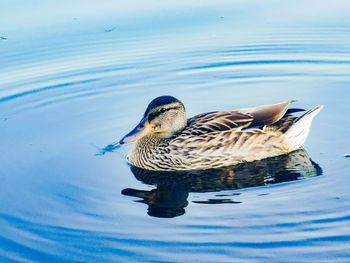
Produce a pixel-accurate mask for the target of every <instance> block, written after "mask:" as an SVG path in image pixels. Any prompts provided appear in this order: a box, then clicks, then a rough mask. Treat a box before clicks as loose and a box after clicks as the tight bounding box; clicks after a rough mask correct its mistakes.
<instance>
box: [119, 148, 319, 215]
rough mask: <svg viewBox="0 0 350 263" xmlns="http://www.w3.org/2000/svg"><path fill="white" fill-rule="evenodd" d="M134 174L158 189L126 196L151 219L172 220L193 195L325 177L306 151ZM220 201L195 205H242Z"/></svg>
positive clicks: (131, 191)
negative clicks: (213, 166)
mask: <svg viewBox="0 0 350 263" xmlns="http://www.w3.org/2000/svg"><path fill="white" fill-rule="evenodd" d="M131 171H132V172H133V174H134V175H135V177H136V178H137V179H138V180H139V181H141V182H143V183H146V184H150V185H155V186H156V189H153V190H151V191H142V190H136V189H130V188H127V189H124V190H123V191H122V194H124V195H128V196H135V197H139V198H141V200H139V201H138V202H142V203H145V204H147V205H148V214H149V215H150V216H155V217H168V218H169V217H175V216H180V215H183V214H184V213H185V207H186V206H187V205H188V201H187V198H188V195H189V192H217V191H223V190H236V189H242V188H247V187H253V186H263V185H268V184H275V183H281V182H287V181H294V180H299V179H303V178H307V177H312V176H317V175H321V173H322V170H321V168H320V166H319V165H318V164H316V163H315V162H313V161H312V160H311V159H310V157H309V156H308V154H307V152H306V151H305V150H304V149H299V150H297V151H294V152H292V153H290V154H288V155H282V156H277V157H273V158H269V159H264V160H261V161H255V162H251V163H242V164H239V165H235V166H229V167H224V168H218V169H209V170H193V171H177V172H159V171H149V170H143V169H140V168H137V167H134V166H133V167H131ZM233 195H234V194H233ZM220 196H221V197H220ZM217 197H220V198H217V199H209V200H205V201H195V202H196V203H206V204H218V203H239V202H235V201H233V200H231V199H228V198H227V195H225V198H224V199H223V198H222V197H223V195H217Z"/></svg>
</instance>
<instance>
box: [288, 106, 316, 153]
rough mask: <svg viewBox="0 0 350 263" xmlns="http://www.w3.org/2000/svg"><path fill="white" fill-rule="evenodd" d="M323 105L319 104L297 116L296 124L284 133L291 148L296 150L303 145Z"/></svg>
mask: <svg viewBox="0 0 350 263" xmlns="http://www.w3.org/2000/svg"><path fill="white" fill-rule="evenodd" d="M322 108H323V106H322V105H318V106H316V107H315V108H313V109H312V110H310V111H308V112H306V113H305V114H303V115H302V116H300V117H299V118H297V119H296V120H295V122H294V124H293V125H292V126H291V127H290V128H289V129H288V130H287V131H286V133H285V134H284V135H285V136H286V140H287V142H288V144H289V147H290V150H291V151H294V150H296V149H299V148H300V147H302V146H303V144H304V142H305V141H306V138H307V136H308V135H309V132H310V127H311V123H312V120H313V118H314V117H315V116H316V115H317V114H318V113H319V112H320V111H321V110H322Z"/></svg>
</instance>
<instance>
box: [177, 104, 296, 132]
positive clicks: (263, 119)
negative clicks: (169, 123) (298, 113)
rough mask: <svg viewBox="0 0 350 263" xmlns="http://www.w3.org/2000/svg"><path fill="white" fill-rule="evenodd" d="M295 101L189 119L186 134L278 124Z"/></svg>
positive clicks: (217, 112) (212, 113) (213, 113)
mask: <svg viewBox="0 0 350 263" xmlns="http://www.w3.org/2000/svg"><path fill="white" fill-rule="evenodd" d="M291 102H293V100H290V101H285V102H280V103H276V104H270V105H263V106H258V107H254V108H245V109H239V110H234V111H216V112H209V113H203V114H200V115H196V116H194V117H192V118H190V119H188V122H187V127H186V129H185V130H184V131H183V132H184V133H186V134H191V135H202V134H206V133H212V132H221V131H226V130H233V129H237V130H242V129H248V128H260V127H263V126H265V125H271V124H273V123H276V122H278V121H279V120H281V118H282V117H283V116H284V115H285V114H286V113H287V111H288V105H289V104H290V103H291Z"/></svg>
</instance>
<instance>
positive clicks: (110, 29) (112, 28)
mask: <svg viewBox="0 0 350 263" xmlns="http://www.w3.org/2000/svg"><path fill="white" fill-rule="evenodd" d="M116 29H117V27H116V26H114V27H111V28H108V29H105V32H112V31H114V30H116Z"/></svg>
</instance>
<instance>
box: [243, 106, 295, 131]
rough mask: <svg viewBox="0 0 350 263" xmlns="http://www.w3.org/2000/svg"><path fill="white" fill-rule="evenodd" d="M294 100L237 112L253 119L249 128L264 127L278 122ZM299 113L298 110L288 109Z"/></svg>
mask: <svg viewBox="0 0 350 263" xmlns="http://www.w3.org/2000/svg"><path fill="white" fill-rule="evenodd" d="M294 101H295V100H288V101H283V102H279V103H275V104H269V105H262V106H258V107H254V108H245V109H240V110H237V111H239V112H241V113H244V114H249V115H251V116H252V118H253V122H252V123H251V126H252V127H254V126H256V127H257V126H264V125H270V124H273V123H276V122H278V121H279V120H280V119H281V118H282V117H283V116H284V115H285V114H286V113H287V111H288V106H289V104H290V103H292V102H294ZM290 110H291V111H293V110H294V111H299V110H300V109H293V110H292V109H290Z"/></svg>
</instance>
